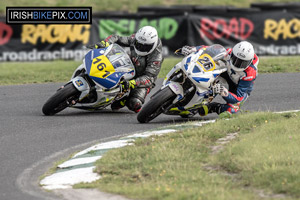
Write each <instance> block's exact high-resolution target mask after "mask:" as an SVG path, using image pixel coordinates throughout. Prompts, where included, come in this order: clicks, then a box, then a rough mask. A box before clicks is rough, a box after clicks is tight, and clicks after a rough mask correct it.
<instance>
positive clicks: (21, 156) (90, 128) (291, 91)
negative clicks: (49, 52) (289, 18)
mask: <svg viewBox="0 0 300 200" xmlns="http://www.w3.org/2000/svg"><path fill="white" fill-rule="evenodd" d="M299 80H300V73H293V74H262V75H259V77H258V78H257V80H256V83H255V88H254V91H253V92H252V94H251V97H250V98H249V100H248V101H247V102H246V103H245V105H244V107H243V109H244V110H249V111H284V110H298V109H300V101H299V100H300V87H299ZM159 82H161V80H160V81H159ZM157 85H159V83H158V84H157ZM58 86H59V84H30V85H17V86H0V199H1V200H36V199H57V197H56V196H54V195H53V194H52V193H51V192H46V191H42V190H41V189H40V188H39V187H38V178H39V176H40V175H42V174H43V173H44V172H45V171H46V170H47V169H48V168H49V167H51V166H52V165H53V162H54V161H57V160H59V159H62V158H65V157H66V156H68V155H69V154H70V153H73V152H75V151H78V150H82V149H84V148H86V147H88V146H90V145H92V144H95V143H97V142H99V141H107V140H110V139H112V138H113V137H116V136H119V135H123V134H130V133H132V132H136V131H142V130H149V129H151V128H157V127H159V126H165V125H168V124H173V123H179V122H183V121H187V119H181V118H180V117H177V116H166V115H162V116H159V117H158V118H157V119H155V120H154V121H153V122H151V123H149V124H139V123H138V122H137V120H136V114H134V113H132V112H129V111H127V110H126V109H121V110H120V111H118V112H112V111H110V110H109V109H107V110H104V111H99V112H88V111H82V110H76V109H70V108H68V109H66V110H65V111H63V112H61V113H60V114H58V115H56V116H51V117H46V116H43V114H42V112H41V108H42V106H43V104H44V102H45V101H46V100H47V99H48V98H49V97H50V96H51V95H52V94H53V93H54V91H55V90H56V89H57V88H58ZM152 92H154V90H153V91H152ZM215 117H216V115H211V116H209V117H207V118H206V119H208V118H215ZM193 119H195V120H198V119H202V118H200V117H195V118H193Z"/></svg>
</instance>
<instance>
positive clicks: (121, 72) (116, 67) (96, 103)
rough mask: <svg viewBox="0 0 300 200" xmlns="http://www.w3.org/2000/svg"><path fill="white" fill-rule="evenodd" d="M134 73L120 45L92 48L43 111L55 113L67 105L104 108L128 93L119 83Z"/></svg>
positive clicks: (129, 60)
mask: <svg viewBox="0 0 300 200" xmlns="http://www.w3.org/2000/svg"><path fill="white" fill-rule="evenodd" d="M134 76H135V68H134V65H133V63H132V62H131V59H130V57H129V56H128V54H127V53H126V52H125V50H124V49H123V48H122V47H120V46H119V45H118V44H112V45H110V46H109V47H107V48H103V49H93V50H90V51H89V52H88V53H87V54H86V55H85V57H84V59H83V63H82V64H81V65H80V66H79V67H78V68H77V69H76V70H75V72H74V73H73V75H72V78H71V80H70V81H69V82H68V83H67V84H65V85H64V86H62V87H61V88H59V89H58V90H57V91H56V93H55V94H54V95H53V96H51V97H50V98H49V99H48V101H47V102H46V103H45V104H44V106H43V109H42V111H43V113H44V114H45V115H54V114H56V113H58V112H60V111H62V110H64V109H65V108H67V107H73V108H80V109H87V110H100V109H103V108H105V107H107V106H109V105H110V104H111V103H112V102H113V101H114V100H119V99H121V98H123V97H125V96H126V95H128V94H129V92H130V91H129V90H126V91H124V90H123V89H122V86H121V85H120V82H121V81H122V80H130V79H132V78H133V77H134Z"/></svg>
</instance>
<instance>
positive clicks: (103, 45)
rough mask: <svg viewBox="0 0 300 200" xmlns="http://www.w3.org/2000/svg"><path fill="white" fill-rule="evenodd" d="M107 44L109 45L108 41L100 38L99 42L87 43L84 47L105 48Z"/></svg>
mask: <svg viewBox="0 0 300 200" xmlns="http://www.w3.org/2000/svg"><path fill="white" fill-rule="evenodd" d="M108 46H109V43H108V42H105V41H104V40H102V41H101V42H97V43H96V44H90V45H87V46H86V47H87V48H89V49H101V48H105V47H108Z"/></svg>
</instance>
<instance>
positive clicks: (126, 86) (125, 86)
mask: <svg viewBox="0 0 300 200" xmlns="http://www.w3.org/2000/svg"><path fill="white" fill-rule="evenodd" d="M121 85H122V88H123V90H128V89H129V88H130V89H133V88H135V86H136V82H135V80H130V81H127V80H124V81H122V82H121Z"/></svg>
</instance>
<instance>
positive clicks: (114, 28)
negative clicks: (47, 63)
mask: <svg viewBox="0 0 300 200" xmlns="http://www.w3.org/2000/svg"><path fill="white" fill-rule="evenodd" d="M146 25H151V26H154V27H155V28H156V29H157V31H158V34H159V37H160V38H161V39H162V42H163V53H164V55H165V56H168V55H172V54H173V52H174V51H175V50H176V49H178V48H181V47H182V46H184V45H191V46H197V45H203V44H204V45H211V44H216V43H218V44H221V45H224V46H225V47H232V46H233V45H234V44H236V43H237V42H239V41H241V40H247V41H250V42H251V43H252V44H253V45H254V48H255V50H256V53H257V54H258V55H300V13H299V12H296V11H295V12H293V11H291V12H290V11H289V12H283V11H267V12H261V11H253V12H241V11H239V12H238V11H233V12H227V11H224V12H213V13H212V12H205V13H201V12H193V13H182V14H170V13H165V14H163V13H159V14H155V13H152V14H151V13H150V14H141V13H136V14H101V15H96V16H93V20H92V24H6V19H5V18H0V62H1V61H2V62H5V61H39V60H55V59H63V60H81V59H82V58H83V56H84V54H85V53H86V52H87V51H88V49H86V48H85V46H86V45H88V44H94V43H96V42H99V41H101V40H103V39H105V38H106V37H108V36H109V35H111V34H118V35H122V36H129V35H131V34H132V33H135V32H136V31H137V30H138V29H139V28H141V27H143V26H146Z"/></svg>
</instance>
